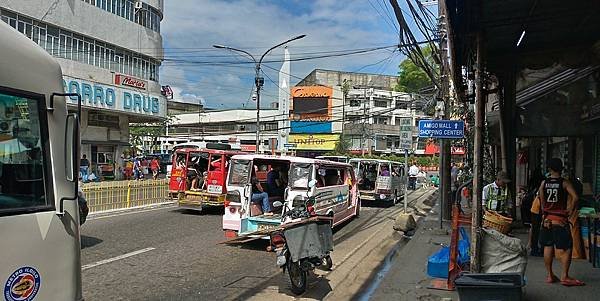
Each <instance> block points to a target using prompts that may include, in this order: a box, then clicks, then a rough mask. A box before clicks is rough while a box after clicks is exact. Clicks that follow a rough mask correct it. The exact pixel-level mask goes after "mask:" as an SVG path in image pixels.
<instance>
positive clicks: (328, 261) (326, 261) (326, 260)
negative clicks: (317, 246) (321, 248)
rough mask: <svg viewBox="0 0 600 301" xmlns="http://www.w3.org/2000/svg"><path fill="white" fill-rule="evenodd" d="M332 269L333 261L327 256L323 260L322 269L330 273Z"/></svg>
mask: <svg viewBox="0 0 600 301" xmlns="http://www.w3.org/2000/svg"><path fill="white" fill-rule="evenodd" d="M331 268H333V260H331V256H330V255H327V256H325V257H324V258H323V269H324V270H326V271H331Z"/></svg>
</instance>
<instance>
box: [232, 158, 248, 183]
mask: <svg viewBox="0 0 600 301" xmlns="http://www.w3.org/2000/svg"><path fill="white" fill-rule="evenodd" d="M249 182H250V161H249V160H232V166H231V173H230V174H229V184H231V185H237V186H242V185H245V184H247V183H249Z"/></svg>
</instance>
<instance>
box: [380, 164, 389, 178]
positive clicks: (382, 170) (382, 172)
mask: <svg viewBox="0 0 600 301" xmlns="http://www.w3.org/2000/svg"><path fill="white" fill-rule="evenodd" d="M379 175H380V176H382V177H389V176H390V171H389V170H388V167H387V165H384V164H381V168H380V170H379Z"/></svg>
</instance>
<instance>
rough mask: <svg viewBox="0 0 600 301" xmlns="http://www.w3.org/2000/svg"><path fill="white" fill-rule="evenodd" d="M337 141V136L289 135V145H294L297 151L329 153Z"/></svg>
mask: <svg viewBox="0 0 600 301" xmlns="http://www.w3.org/2000/svg"><path fill="white" fill-rule="evenodd" d="M339 139H340V135H339V134H312V135H311V134H291V135H290V139H289V143H292V144H296V147H295V149H297V150H324V151H330V150H333V149H335V144H336V142H338V141H339Z"/></svg>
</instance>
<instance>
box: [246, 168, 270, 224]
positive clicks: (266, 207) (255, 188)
mask: <svg viewBox="0 0 600 301" xmlns="http://www.w3.org/2000/svg"><path fill="white" fill-rule="evenodd" d="M251 183H252V202H253V203H260V204H261V207H262V211H263V214H264V215H265V216H271V215H273V212H272V209H271V203H269V194H268V193H267V192H266V191H265V189H264V188H263V187H262V185H261V184H260V181H259V180H258V178H257V177H256V175H253V176H252V180H251Z"/></svg>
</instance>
